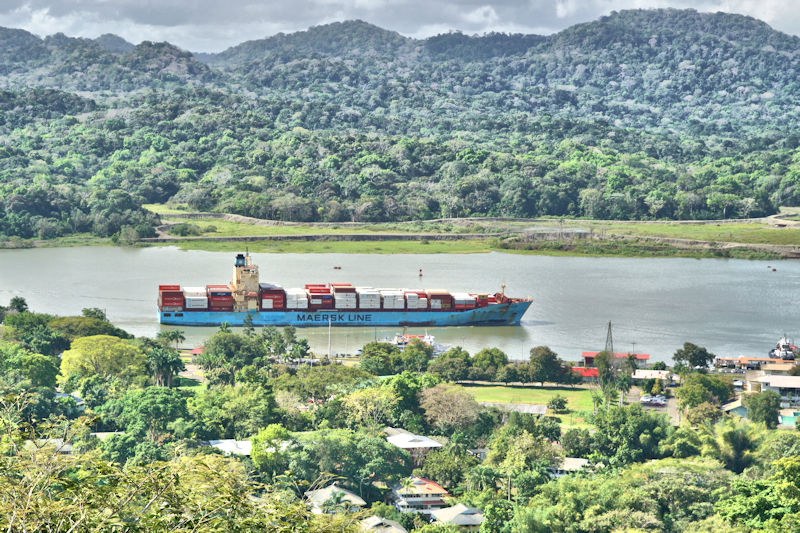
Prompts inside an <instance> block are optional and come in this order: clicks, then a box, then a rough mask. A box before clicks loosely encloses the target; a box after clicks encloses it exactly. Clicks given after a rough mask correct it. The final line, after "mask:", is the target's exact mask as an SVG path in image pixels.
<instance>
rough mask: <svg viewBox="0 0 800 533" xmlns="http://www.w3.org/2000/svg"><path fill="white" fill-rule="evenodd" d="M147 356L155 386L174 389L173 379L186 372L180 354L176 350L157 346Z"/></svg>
mask: <svg viewBox="0 0 800 533" xmlns="http://www.w3.org/2000/svg"><path fill="white" fill-rule="evenodd" d="M145 356H146V357H147V367H148V369H149V370H150V373H151V374H152V375H153V384H154V385H156V386H158V387H172V379H173V378H174V377H175V376H176V375H177V374H178V372H182V371H184V370H186V365H185V364H184V363H183V360H182V359H181V356H180V354H179V353H178V352H176V351H174V350H171V349H168V348H162V347H160V346H157V347H154V348H152V349H150V350H148V351H147V352H146V353H145Z"/></svg>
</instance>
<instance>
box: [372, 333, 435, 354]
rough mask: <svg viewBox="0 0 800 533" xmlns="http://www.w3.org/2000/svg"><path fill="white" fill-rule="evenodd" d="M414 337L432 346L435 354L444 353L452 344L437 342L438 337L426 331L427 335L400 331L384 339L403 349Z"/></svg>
mask: <svg viewBox="0 0 800 533" xmlns="http://www.w3.org/2000/svg"><path fill="white" fill-rule="evenodd" d="M414 339H418V340H420V341H422V342H423V343H424V344H427V345H428V346H431V347H432V348H433V354H434V355H440V354H443V353H444V352H446V351H447V350H448V349H449V348H450V346H449V345H447V344H437V343H436V338H434V336H433V335H429V334H428V333H427V332H425V335H408V334H406V333H398V334H397V335H395V336H394V337H387V338H385V339H383V341H384V342H388V343H389V344H393V345H395V346H397V347H398V348H400V351H403V350H404V349H405V348H406V346H408V345H409V343H411V341H413V340H414Z"/></svg>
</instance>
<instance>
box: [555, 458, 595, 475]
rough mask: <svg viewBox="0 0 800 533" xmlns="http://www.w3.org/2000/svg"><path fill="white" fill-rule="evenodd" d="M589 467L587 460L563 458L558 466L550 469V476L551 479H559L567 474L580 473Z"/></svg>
mask: <svg viewBox="0 0 800 533" xmlns="http://www.w3.org/2000/svg"><path fill="white" fill-rule="evenodd" d="M587 466H589V459H583V458H582V457H563V458H562V459H561V460H560V461H559V462H558V464H556V465H555V466H551V467H550V475H551V476H552V477H561V476H566V475H568V474H574V473H575V472H580V471H581V470H583V469H584V468H586V467H587Z"/></svg>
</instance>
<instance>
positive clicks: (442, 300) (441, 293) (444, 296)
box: [425, 289, 453, 310]
mask: <svg viewBox="0 0 800 533" xmlns="http://www.w3.org/2000/svg"><path fill="white" fill-rule="evenodd" d="M425 293H426V294H427V295H428V305H430V308H431V309H432V310H438V309H452V308H453V297H452V296H451V295H450V293H449V292H448V291H446V290H443V289H428V290H427V291H425Z"/></svg>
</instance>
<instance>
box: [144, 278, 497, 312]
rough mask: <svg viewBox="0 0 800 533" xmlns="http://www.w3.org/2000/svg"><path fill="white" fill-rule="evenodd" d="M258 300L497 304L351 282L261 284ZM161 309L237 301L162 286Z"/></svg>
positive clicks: (265, 305)
mask: <svg viewBox="0 0 800 533" xmlns="http://www.w3.org/2000/svg"><path fill="white" fill-rule="evenodd" d="M249 297H251V298H253V299H257V301H258V309H259V310H262V311H269V310H284V309H312V310H316V309H353V310H355V309H364V310H368V309H373V310H377V309H386V310H403V309H408V310H432V311H437V310H449V309H455V310H467V309H475V308H476V307H486V306H488V305H490V304H494V303H497V298H496V297H495V296H494V295H489V294H470V293H452V294H451V293H450V292H448V291H446V290H443V289H427V290H414V289H374V288H372V287H353V286H352V285H351V284H349V283H330V284H329V285H324V284H308V285H306V286H305V288H303V289H299V288H292V289H284V288H283V287H281V286H280V285H278V284H277V283H259V290H258V293H257V294H256V293H251V294H249ZM158 306H159V308H161V310H162V311H169V312H180V311H184V310H185V311H192V310H195V311H205V310H210V311H232V310H233V308H234V298H233V294H232V291H231V288H230V287H229V286H228V285H206V286H205V287H183V288H181V287H180V286H179V285H159V287H158Z"/></svg>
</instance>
